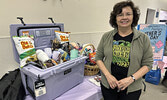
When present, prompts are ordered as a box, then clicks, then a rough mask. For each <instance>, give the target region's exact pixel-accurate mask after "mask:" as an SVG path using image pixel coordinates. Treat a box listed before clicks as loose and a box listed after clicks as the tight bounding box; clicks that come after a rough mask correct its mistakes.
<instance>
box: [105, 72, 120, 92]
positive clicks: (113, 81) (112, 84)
mask: <svg viewBox="0 0 167 100" xmlns="http://www.w3.org/2000/svg"><path fill="white" fill-rule="evenodd" d="M106 78H107V81H108V83H109V85H110V87H111V88H112V89H114V88H115V87H117V84H118V80H117V79H116V78H115V77H114V76H112V75H111V74H109V75H107V76H106Z"/></svg>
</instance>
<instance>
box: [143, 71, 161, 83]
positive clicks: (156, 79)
mask: <svg viewBox="0 0 167 100" xmlns="http://www.w3.org/2000/svg"><path fill="white" fill-rule="evenodd" d="M160 79H161V69H160V68H157V70H150V71H149V72H148V73H147V74H146V76H145V81H146V82H149V83H152V84H155V85H158V84H159V83H160Z"/></svg>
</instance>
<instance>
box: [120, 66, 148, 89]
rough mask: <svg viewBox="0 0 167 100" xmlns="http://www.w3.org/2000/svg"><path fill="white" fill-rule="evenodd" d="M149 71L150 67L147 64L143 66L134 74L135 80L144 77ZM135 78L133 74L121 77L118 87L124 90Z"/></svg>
mask: <svg viewBox="0 0 167 100" xmlns="http://www.w3.org/2000/svg"><path fill="white" fill-rule="evenodd" d="M148 71H149V68H148V67H147V66H143V67H141V68H140V69H139V70H138V71H137V72H136V73H134V74H133V77H134V78H135V80H138V79H139V78H141V77H143V76H144V75H145V74H146V73H147V72H148ZM135 80H134V79H133V78H132V77H131V76H129V77H126V78H124V79H121V80H119V81H118V88H119V89H121V90H124V89H126V88H127V87H128V86H129V85H130V84H132V83H133V82H134V81H135Z"/></svg>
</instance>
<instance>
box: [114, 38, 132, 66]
mask: <svg viewBox="0 0 167 100" xmlns="http://www.w3.org/2000/svg"><path fill="white" fill-rule="evenodd" d="M130 46H131V43H130V42H128V41H124V40H118V41H116V40H114V41H113V58H112V63H113V64H116V65H118V66H122V67H125V68H127V67H129V54H130Z"/></svg>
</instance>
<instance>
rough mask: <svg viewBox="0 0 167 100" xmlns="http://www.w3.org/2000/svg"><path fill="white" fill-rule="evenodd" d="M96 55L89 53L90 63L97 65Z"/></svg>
mask: <svg viewBox="0 0 167 100" xmlns="http://www.w3.org/2000/svg"><path fill="white" fill-rule="evenodd" d="M95 55H96V52H93V53H89V60H90V62H91V63H93V64H96V61H95Z"/></svg>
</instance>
